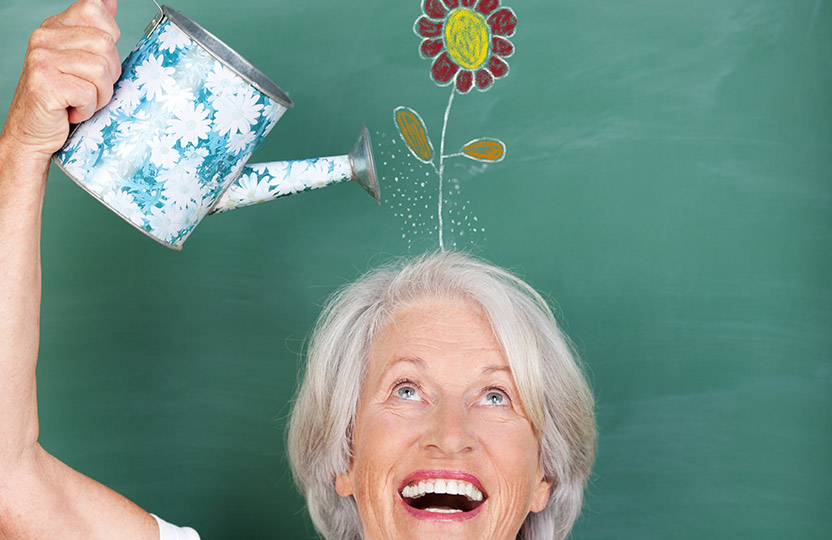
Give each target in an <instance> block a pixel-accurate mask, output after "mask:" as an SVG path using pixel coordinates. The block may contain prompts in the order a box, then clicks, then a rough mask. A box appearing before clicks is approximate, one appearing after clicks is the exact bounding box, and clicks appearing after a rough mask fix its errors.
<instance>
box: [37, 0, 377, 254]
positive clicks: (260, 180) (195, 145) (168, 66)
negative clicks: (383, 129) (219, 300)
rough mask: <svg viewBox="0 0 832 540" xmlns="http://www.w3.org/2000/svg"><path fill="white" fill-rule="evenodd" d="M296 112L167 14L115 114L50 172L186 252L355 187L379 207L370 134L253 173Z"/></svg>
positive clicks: (209, 38)
mask: <svg viewBox="0 0 832 540" xmlns="http://www.w3.org/2000/svg"><path fill="white" fill-rule="evenodd" d="M292 106H293V104H292V100H291V99H290V98H289V96H288V95H286V94H285V93H284V92H283V90H281V89H280V88H279V87H278V86H277V85H276V84H275V83H273V82H272V81H271V80H269V79H268V78H267V77H266V76H265V75H264V74H263V73H262V72H260V71H259V70H258V69H257V68H255V67H254V66H252V65H251V64H250V63H248V62H247V61H246V60H245V59H243V57H241V56H240V55H239V54H237V53H236V52H234V51H233V50H232V49H231V48H229V47H228V46H227V45H225V44H224V43H223V42H222V41H220V40H219V39H217V38H216V37H215V36H214V35H212V34H211V33H210V32H208V31H207V30H205V29H204V28H202V27H201V26H200V25H199V24H197V23H196V22H194V21H193V20H191V19H189V18H188V17H186V16H185V15H183V14H182V13H179V12H178V11H176V10H174V9H171V8H169V7H167V6H159V12H158V14H157V15H156V16H155V17H154V18H153V20H152V21H151V23H150V25H149V26H148V27H147V29H146V30H145V33H144V37H143V38H142V39H141V40H140V41H139V43H138V44H137V45H136V47H135V48H134V49H133V51H132V52H131V53H130V54H129V55H128V56H127V58H126V59H125V60H124V63H123V64H122V75H121V77H120V78H119V80H118V81H117V82H116V84H115V88H114V93H113V98H112V100H110V103H109V104H107V105H106V106H105V107H104V108H102V109H101V110H99V111H98V112H97V113H96V114H95V115H93V116H92V118H90V119H89V120H87V121H85V122H82V123H81V124H79V125H77V126H75V127H74V128H73V131H72V133H71V134H70V136H69V138H68V140H67V142H66V143H65V144H64V146H63V148H62V149H61V150H60V151H58V152H57V153H56V154H55V156H54V157H53V161H54V162H55V163H56V164H57V165H58V166H59V167H60V168H61V169H62V170H63V171H64V172H65V173H66V174H67V176H69V178H71V179H72V180H73V181H75V183H77V184H78V185H79V186H81V187H82V188H83V189H84V190H85V191H87V192H88V193H90V194H91V195H92V196H93V197H95V198H96V199H98V200H99V201H101V202H102V203H103V204H104V205H106V206H107V207H108V208H110V209H111V210H112V211H113V212H115V213H116V214H118V215H119V216H120V217H122V218H123V219H124V220H126V221H127V222H128V223H130V224H131V225H133V226H134V227H136V228H137V229H139V230H140V231H142V232H143V233H145V234H146V235H148V236H150V237H151V238H153V239H154V240H156V241H158V242H159V243H161V244H163V245H165V246H167V247H169V248H172V249H175V250H181V249H182V245H183V244H184V242H185V240H187V238H188V237H189V236H190V234H191V232H193V230H194V228H195V227H196V226H197V225H198V224H199V222H200V221H201V220H202V218H204V217H205V216H206V215H208V214H210V213H215V212H222V211H226V210H230V209H233V208H239V207H242V206H248V205H251V204H255V203H259V202H263V201H266V200H271V199H274V198H277V197H281V196H285V195H290V194H292V193H298V192H302V191H306V190H309V189H315V188H319V187H323V186H327V185H332V184H335V183H340V182H343V181H348V180H352V181H355V182H357V183H358V184H359V185H361V187H363V188H364V189H365V190H366V191H367V192H368V193H369V194H370V195H371V196H372V197H373V198H375V199H376V201H379V200H380V199H379V187H378V180H377V175H376V171H375V164H374V160H373V153H372V145H371V141H370V137H369V133H368V132H367V128H366V127H363V128H362V130H361V132H360V133H359V136H358V139H357V140H356V141H355V144H354V145H353V148H352V150H351V151H350V153H349V154H345V155H341V156H332V157H324V158H312V159H304V160H297V161H276V162H271V163H262V164H247V162H248V160H249V158H250V157H251V155H252V154H253V153H254V150H255V149H256V148H257V146H258V145H259V144H260V142H261V141H262V140H263V139H264V138H265V137H266V135H268V133H269V132H270V131H271V129H272V128H273V127H274V125H275V124H276V123H277V121H278V120H279V119H280V117H281V116H282V115H283V113H284V112H286V110H287V109H289V108H291V107H292Z"/></svg>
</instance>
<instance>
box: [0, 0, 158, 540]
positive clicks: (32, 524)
mask: <svg viewBox="0 0 832 540" xmlns="http://www.w3.org/2000/svg"><path fill="white" fill-rule="evenodd" d="M115 12H116V0H79V1H78V2H76V3H74V4H72V6H70V7H69V8H68V9H67V10H66V11H64V12H63V13H61V14H59V15H56V16H54V17H50V18H49V19H47V20H46V21H44V22H43V24H42V25H41V27H40V28H38V29H37V30H36V31H35V32H34V33H33V34H32V37H31V38H30V40H29V48H28V50H27V52H26V59H25V62H24V66H23V73H22V74H21V77H20V81H19V83H18V87H17V90H16V92H15V95H14V98H13V100H12V104H11V107H10V109H9V114H8V117H7V118H6V124H5V126H4V127H3V131H2V134H0V538H2V539H16V538H27V539H28V538H38V539H41V538H43V539H51V538H56V539H58V538H60V539H64V540H69V539H82V538H83V539H85V540H91V539H99V538H100V539H112V538H125V539H127V538H129V539H136V540H155V539H157V538H158V534H159V533H158V530H157V528H156V524H155V521H154V520H153V518H152V517H151V516H150V515H149V514H147V513H146V512H144V511H143V510H141V509H140V508H138V507H137V506H135V505H134V504H132V503H131V502H130V501H128V500H127V499H125V498H124V497H122V496H120V495H118V494H117V493H115V492H114V491H112V490H110V489H108V488H106V487H104V486H102V485H101V484H98V483H97V482H95V481H93V480H91V479H89V478H87V477H85V476H83V475H81V474H80V473H77V472H76V471H74V470H72V469H70V468H69V467H67V466H66V465H64V464H63V463H61V462H60V461H58V460H57V459H55V458H54V457H52V456H51V455H49V454H48V453H47V452H46V451H44V450H43V448H41V446H40V445H39V444H38V442H37V441H38V415H37V397H36V390H35V364H36V361H37V354H38V339H39V326H40V299H41V298H40V297H41V270H40V231H41V208H42V206H43V196H44V191H45V188H46V177H47V173H48V170H49V160H50V157H51V155H52V154H53V153H54V152H55V151H57V150H58V149H60V147H61V145H62V144H63V142H64V141H65V140H66V137H67V135H68V132H69V124H70V123H77V122H80V121H82V120H85V119H87V118H89V117H90V116H92V114H93V113H94V112H95V110H97V109H99V108H101V107H102V106H104V105H105V104H106V103H107V102H108V101H109V99H110V97H111V96H112V89H113V83H114V82H115V81H116V79H117V78H118V75H119V74H120V70H121V67H120V62H119V58H118V52H117V50H116V47H115V43H116V41H118V38H119V30H118V26H117V25H116V22H115V19H114V16H115Z"/></svg>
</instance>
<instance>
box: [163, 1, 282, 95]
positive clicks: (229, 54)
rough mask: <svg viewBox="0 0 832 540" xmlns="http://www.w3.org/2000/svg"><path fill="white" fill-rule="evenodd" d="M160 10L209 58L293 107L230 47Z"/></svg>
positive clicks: (170, 11) (171, 11)
mask: <svg viewBox="0 0 832 540" xmlns="http://www.w3.org/2000/svg"><path fill="white" fill-rule="evenodd" d="M161 8H162V12H163V13H164V15H165V16H166V17H167V18H168V19H169V20H170V22H172V23H173V24H175V25H176V26H177V27H179V29H180V30H182V31H183V32H185V33H186V34H187V35H188V36H189V37H190V38H191V39H193V40H194V41H196V42H197V43H198V44H200V45H201V46H202V47H203V48H204V49H205V50H206V51H207V52H208V53H209V54H211V56H213V57H214V58H216V59H217V60H219V61H220V62H222V63H223V64H224V65H225V66H226V67H228V68H229V69H231V70H232V71H234V72H235V73H237V75H239V76H240V77H242V78H243V79H245V80H246V81H248V82H249V83H251V85H252V86H254V87H255V88H257V89H258V90H260V91H261V92H263V93H264V94H266V95H267V96H269V97H270V98H272V99H274V100H275V101H277V102H278V103H280V104H281V105H283V106H284V107H286V108H291V107H294V103H292V100H291V98H289V96H288V95H286V93H285V92H284V91H283V90H281V89H280V87H279V86H277V85H276V84H275V83H273V82H272V81H271V80H270V79H269V78H268V77H266V76H265V75H264V74H263V72H262V71H260V70H259V69H257V68H256V67H254V66H252V65H251V64H250V63H249V62H248V61H247V60H246V59H245V58H243V57H242V56H240V55H239V54H238V53H237V52H235V51H234V50H233V49H232V48H231V47H229V46H228V45H226V44H225V43H223V42H222V41H220V40H219V39H218V38H217V37H216V36H215V35H214V34H212V33H211V32H209V31H208V30H206V29H205V28H203V27H202V26H200V25H199V24H197V23H196V22H194V21H193V20H191V19H189V18H188V17H186V16H185V15H182V14H181V13H180V12H178V11H176V10H175V9H172V8H170V7H168V6H161Z"/></svg>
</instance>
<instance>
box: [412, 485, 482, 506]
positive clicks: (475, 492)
mask: <svg viewBox="0 0 832 540" xmlns="http://www.w3.org/2000/svg"><path fill="white" fill-rule="evenodd" d="M428 493H436V494H447V495H464V496H465V497H467V498H468V500H470V501H475V502H479V501H482V498H483V497H482V492H481V491H480V490H479V489H477V488H476V486H474V484H471V483H470V482H464V481H462V480H446V479H442V478H438V479H435V480H421V481H419V482H418V483H416V484H410V485H408V486H405V488H404V489H403V490H402V497H405V498H407V499H418V498H419V497H422V496H424V495H425V494H428ZM433 510H434V511H445V510H441V509H433ZM448 511H450V512H461V510H448Z"/></svg>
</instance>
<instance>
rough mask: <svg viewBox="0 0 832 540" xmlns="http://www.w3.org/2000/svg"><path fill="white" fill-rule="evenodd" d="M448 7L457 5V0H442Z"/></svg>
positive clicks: (453, 7) (451, 7) (456, 6)
mask: <svg viewBox="0 0 832 540" xmlns="http://www.w3.org/2000/svg"><path fill="white" fill-rule="evenodd" d="M442 1H443V2H445V5H446V6H448V9H455V8H458V7H459V0H442Z"/></svg>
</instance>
